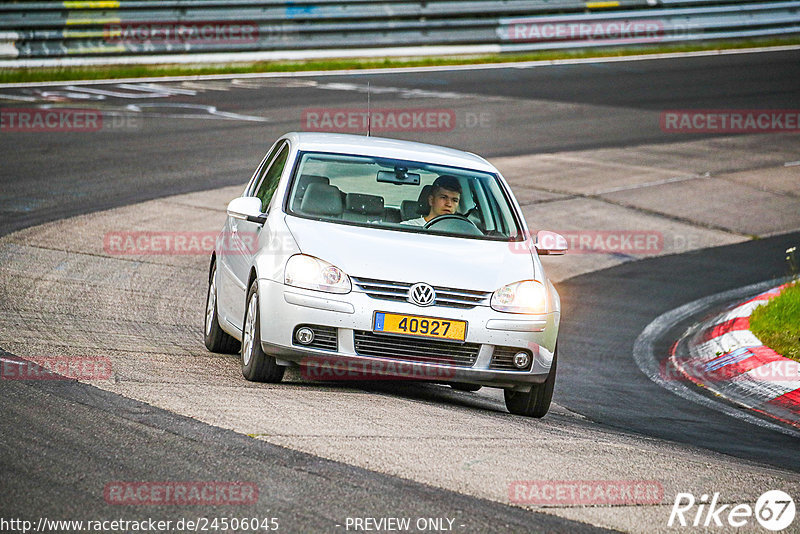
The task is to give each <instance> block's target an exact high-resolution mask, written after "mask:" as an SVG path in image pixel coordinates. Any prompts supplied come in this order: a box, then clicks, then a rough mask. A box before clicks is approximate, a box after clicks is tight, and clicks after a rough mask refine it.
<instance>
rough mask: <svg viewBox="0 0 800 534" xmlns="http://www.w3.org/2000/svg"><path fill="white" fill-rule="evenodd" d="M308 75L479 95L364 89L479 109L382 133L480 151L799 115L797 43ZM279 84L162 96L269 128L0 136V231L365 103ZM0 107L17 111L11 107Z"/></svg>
mask: <svg viewBox="0 0 800 534" xmlns="http://www.w3.org/2000/svg"><path fill="white" fill-rule="evenodd" d="M313 80H316V81H318V82H320V83H334V82H347V83H352V84H361V85H364V86H365V85H366V83H367V82H368V81H369V82H370V83H371V85H372V87H376V88H381V87H383V88H386V87H390V88H391V87H395V88H397V87H399V88H406V89H419V90H426V91H443V92H456V93H464V94H473V95H475V94H477V95H483V96H485V97H487V98H486V100H485V101H480V100H479V102H478V103H477V104H476V103H475V101H472V100H470V101H467V103H466V104H460V103H459V101H458V99H456V100H455V101H454V100H453V99H443V98H407V95H405V96H404V95H403V94H400V93H397V92H383V93H376V94H373V97H372V105H373V107H375V108H377V107H383V108H392V107H401V108H406V107H422V106H425V107H433V108H436V107H443V108H448V109H455V110H456V112H458V113H460V114H463V113H467V112H474V113H486V114H487V115H486V116H487V117H488V120H489V122H490V125H491V130H490V132H491V134H490V135H487V131H485V130H480V129H479V130H476V129H472V128H468V127H459V128H456V129H455V130H454V131H451V132H444V133H435V132H428V133H424V132H423V133H405V134H397V135H392V137H398V138H408V139H414V140H419V141H423V142H431V143H434V144H442V145H445V146H454V147H457V148H460V149H464V150H469V151H473V152H476V153H478V154H481V155H483V156H485V157H488V158H492V157H497V156H504V155H518V154H531V153H537V152H550V151H563V150H578V149H587V148H597V147H611V146H616V147H624V146H630V145H638V144H643V143H658V142H674V141H676V140H680V139H684V138H685V139H690V138H692V137H691V136H682V135H676V134H672V133H665V132H663V131H661V129H660V128H659V123H658V118H659V112H660V111H661V110H674V109H708V108H712V109H720V108H743V109H797V108H798V107H799V106H800V51H789V52H776V53H759V54H741V55H731V56H720V57H697V58H685V59H674V60H649V61H636V62H619V63H598V64H582V65H562V66H550V67H536V68H526V69H517V68H513V67H511V68H504V69H486V70H471V71H454V72H431V73H397V74H378V75H370V76H367V75H363V74H353V75H348V76H326V77H318V78H313ZM280 82H281V80H277V81H276V83H278V85H275V86H266V87H263V88H261V89H257V90H254V89H233V90H229V91H224V92H213V91H212V92H205V93H201V94H199V95H197V96H194V97H188V96H181V95H179V96H175V97H172V98H170V99H168V101H169V102H171V103H180V102H186V103H193V104H205V105H214V106H217V107H218V108H219V109H220V110H224V111H232V112H237V113H247V114H254V115H258V116H262V117H267V118H268V119H269V122H267V123H254V122H241V121H222V120H214V121H211V120H194V119H190V120H187V119H174V118H169V117H159V118H145V119H144V120H143V121H142V127H141V129H140V130H135V131H103V132H88V133H87V132H83V133H69V134H65V133H46V134H44V133H41V134H36V133H12V132H0V153H2V165H0V191H2V194H1V195H0V235H2V234H5V233H8V232H10V231H13V230H17V229H20V228H23V227H25V226H30V225H35V224H40V223H42V222H46V221H52V220H57V219H59V218H63V217H69V216H73V215H78V214H81V213H87V212H91V211H96V210H101V209H107V208H111V207H115V206H123V205H127V204H131V203H134V202H139V201H143V200H147V199H152V198H159V197H163V196H168V195H173V194H178V193H186V192H190V191H202V190H205V189H210V188H215V187H222V186H226V185H234V184H242V183H244V182H246V181H247V179H248V178H249V177H250V175H251V173H252V171H253V169H254V168H255V167H256V165H257V164H258V162H259V161H260V159H261V158H262V157H263V155H264V153H265V152H266V150H267V149H268V147H269V144H270V143H271V142H272V141H273V140H274V139H276V138H277V137H278V136H280V135H282V134H283V133H285V132H287V131H291V130H298V129H301V127H302V123H301V115H302V111H303V109H306V108H319V107H358V106H363V107H366V95H365V94H364V93H362V92H358V91H342V90H340V91H335V90H323V89H318V88H304V87H291V88H287V87H285V86H281V85H280ZM50 90H51V91H52V90H54V89H52V88H51V89H50ZM25 91H28V92H30V91H31V90H11V89H0V94H2V93H15V94H22V93H25ZM492 98H500V100H496V99H495V100H493V99H492ZM503 98H513V99H514V100H502V99H503ZM165 101H167V100H165ZM0 102H3V101H2V100H0ZM132 102H134V103H135V102H136V101H131V100H125V99H118V98H117V99H115V98H109V99H107V100H106V101H104V103H103V105H114V104H118V105H126V104H130V103H132ZM160 102H161V101H160ZM82 105H85V106H88V107H90V108H91V107H93V106H95V104H93V103H91V102H90V103H88V104H87V103H84V104H82ZM0 106H2V107H3V108H9V107H29V105H28V104H21V103H12V102H9V101H5V102H3V103H2V104H0ZM460 106H463V107H460Z"/></svg>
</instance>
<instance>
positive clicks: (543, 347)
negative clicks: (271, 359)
mask: <svg viewBox="0 0 800 534" xmlns="http://www.w3.org/2000/svg"><path fill="white" fill-rule="evenodd" d="M258 289H259V295H260V297H261V298H260V299H259V302H260V306H261V309H260V314H261V344H262V348H263V350H264V351H265V352H267V353H268V354H270V355H272V356H275V357H276V358H278V360H279V363H281V364H283V365H292V364H298V365H301V366H303V369H305V370H306V371H307V372H308V375H307V376H308V377H309V378H312V379H313V378H314V377H318V378H319V379H330V380H339V379H345V380H346V379H355V377H358V376H363V377H364V378H362V379H367V378H376V379H380V377H386V378H393V379H408V380H427V381H436V382H462V383H470V384H479V385H484V386H493V387H502V388H514V389H518V390H526V389H529V388H530V386H531V384H536V383H541V382H544V380H545V379H546V378H547V375H548V373H549V372H550V366H551V364H552V360H553V351H554V350H555V343H556V337H557V334H558V323H559V313H558V312H557V311H556V312H551V313H547V314H543V315H515V314H507V313H500V312H496V311H494V310H492V309H491V308H489V307H487V306H476V307H474V308H471V309H461V308H450V307H443V306H430V307H426V308H421V307H418V306H415V305H413V304H411V303H407V302H398V301H389V300H381V299H375V298H372V297H370V296H368V295H366V294H365V293H362V292H359V291H351V292H350V293H348V294H346V295H335V294H328V293H321V292H318V291H310V290H305V289H300V288H295V287H290V286H285V285H284V284H280V283H277V282H274V281H271V280H266V279H259V281H258ZM376 310H377V311H384V312H393V313H405V314H411V315H424V316H432V317H440V318H444V319H454V320H461V321H467V323H468V328H467V336H466V340H465V343H473V344H477V345H478V346H479V347H478V349H477V356H476V357H475V360H474V363H472V364H471V365H469V366H464V365H446V364H439V363H429V362H421V361H412V360H408V359H405V358H403V357H397V356H396V355H393V354H389V353H387V354H386V355H385V356H381V357H377V356H374V355H372V356H366V355H364V354H359V352H358V351H357V349H356V342H355V336H354V333H355V332H356V331H361V332H371V331H372V321H373V315H374V312H375V311H376ZM299 325H319V326H323V327H331V328H332V329H334V331H335V333H336V339H337V342H336V345H335V346H336V350H335V351H334V350H320V349H314V348H309V347H304V346H302V345H300V344H298V343H297V342H296V341H294V339H293V333H294V331H295V328H296V327H297V326H299ZM404 339H405V338H404ZM414 342H415V338H408V343H409V344H413V343H414ZM496 347H515V348H519V349H527V350H529V351H530V352H531V353H532V357H533V361H532V364H531V366H530V369H528V370H525V371H517V370H501V369H492V368H490V366H491V365H492V357H493V355H494V351H495V348H496Z"/></svg>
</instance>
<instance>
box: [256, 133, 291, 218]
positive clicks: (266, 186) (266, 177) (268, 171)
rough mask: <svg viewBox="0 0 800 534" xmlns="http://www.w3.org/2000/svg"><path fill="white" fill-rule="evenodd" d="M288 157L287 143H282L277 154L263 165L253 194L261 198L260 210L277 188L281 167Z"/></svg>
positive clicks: (265, 205)
mask: <svg viewBox="0 0 800 534" xmlns="http://www.w3.org/2000/svg"><path fill="white" fill-rule="evenodd" d="M288 158H289V143H286V142H285V143H283V146H282V147H281V148H280V149H279V151H278V155H277V156H275V158H274V159H273V160H272V162H271V163H269V164H268V165H266V166H265V167H264V171H263V174H262V176H261V177H260V178H259V182H258V187H257V188H256V192H255V196H256V197H257V198H258V199H260V200H261V210H262V211H264V210H266V209H267V206H269V203H270V201H271V200H272V196H273V195H274V194H275V190H276V189H278V183H279V182H280V180H281V174H283V168H284V167H285V166H286V160H287V159H288Z"/></svg>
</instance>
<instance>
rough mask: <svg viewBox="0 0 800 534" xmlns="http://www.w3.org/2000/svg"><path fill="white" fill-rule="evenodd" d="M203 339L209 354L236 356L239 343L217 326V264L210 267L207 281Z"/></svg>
mask: <svg viewBox="0 0 800 534" xmlns="http://www.w3.org/2000/svg"><path fill="white" fill-rule="evenodd" d="M203 337H204V340H205V343H206V348H207V349H208V350H210V351H211V352H220V353H223V354H236V353H237V352H239V345H240V343H239V341H238V340H237V339H236V338H235V337H233V336H232V335H230V334H228V333H227V332H225V331H224V330H223V329H222V328H221V327H220V326H219V314H218V313H217V264H216V262H215V263H213V264H212V265H211V276H210V277H209V280H208V292H207V293H206V318H205V323H204V324H203Z"/></svg>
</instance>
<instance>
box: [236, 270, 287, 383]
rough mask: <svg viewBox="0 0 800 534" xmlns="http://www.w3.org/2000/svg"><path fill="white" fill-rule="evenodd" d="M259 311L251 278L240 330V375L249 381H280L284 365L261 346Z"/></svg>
mask: <svg viewBox="0 0 800 534" xmlns="http://www.w3.org/2000/svg"><path fill="white" fill-rule="evenodd" d="M260 315H261V313H260V312H259V306H258V282H257V281H256V280H253V283H252V285H251V286H250V290H249V291H248V292H247V306H246V307H245V315H244V328H243V330H242V375H243V376H244V377H245V378H246V379H247V380H250V381H251V382H280V381H281V379H282V378H283V373H284V371H285V370H286V368H285V367H282V366H280V365H278V362H277V361H275V358H273V357H272V356H270V355H269V354H266V353H265V352H264V350H263V349H262V348H261V317H260Z"/></svg>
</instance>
